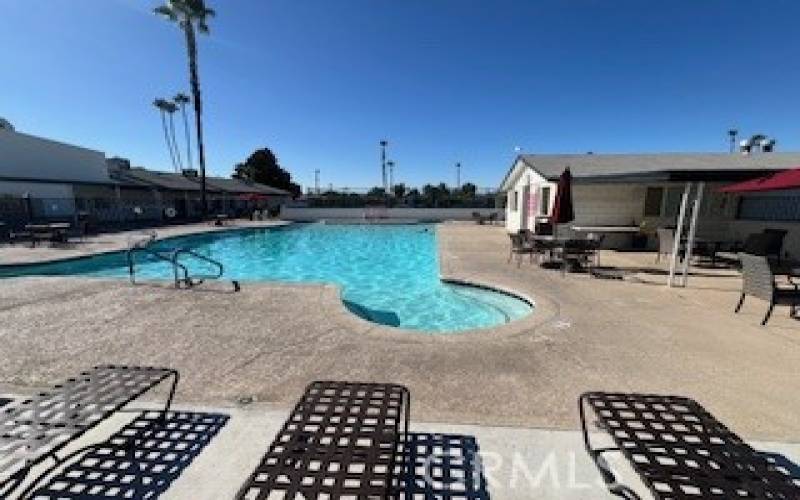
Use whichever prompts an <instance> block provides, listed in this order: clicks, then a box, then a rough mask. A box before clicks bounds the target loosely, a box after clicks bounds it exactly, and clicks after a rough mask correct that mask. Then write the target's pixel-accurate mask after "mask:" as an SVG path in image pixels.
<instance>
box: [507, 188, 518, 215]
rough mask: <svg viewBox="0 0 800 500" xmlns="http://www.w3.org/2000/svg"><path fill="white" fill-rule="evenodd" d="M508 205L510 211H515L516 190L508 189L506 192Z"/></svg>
mask: <svg viewBox="0 0 800 500" xmlns="http://www.w3.org/2000/svg"><path fill="white" fill-rule="evenodd" d="M508 198H509V200H508V206H509V207H511V211H512V212H516V211H517V201H518V200H517V192H516V191H509V192H508Z"/></svg>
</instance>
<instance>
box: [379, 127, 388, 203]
mask: <svg viewBox="0 0 800 500" xmlns="http://www.w3.org/2000/svg"><path fill="white" fill-rule="evenodd" d="M388 145H389V141H387V140H385V139H384V140H382V141H381V182H382V183H383V191H384V192H386V146H388Z"/></svg>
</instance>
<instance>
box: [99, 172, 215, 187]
mask: <svg viewBox="0 0 800 500" xmlns="http://www.w3.org/2000/svg"><path fill="white" fill-rule="evenodd" d="M109 170H110V172H111V175H112V177H114V178H116V179H121V180H133V181H136V182H139V183H144V184H148V185H150V186H155V187H158V188H161V189H167V190H171V191H200V181H199V180H195V179H192V178H189V177H186V176H185V175H182V174H175V173H171V172H157V171H155V170H146V169H144V168H141V167H131V168H111V169H109ZM207 189H208V191H218V190H217V189H213V188H210V187H209V186H207Z"/></svg>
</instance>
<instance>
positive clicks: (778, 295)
mask: <svg viewBox="0 0 800 500" xmlns="http://www.w3.org/2000/svg"><path fill="white" fill-rule="evenodd" d="M739 259H740V260H741V263H742V295H741V296H740V297H739V303H738V304H736V309H735V312H737V313H738V312H739V310H740V309H741V308H742V304H744V298H745V297H746V296H747V295H752V296H753V297H756V298H759V299H762V300H766V301H767V302H769V309H767V314H766V315H765V316H764V319H763V320H762V321H761V325H762V326H763V325H766V324H767V321H769V318H770V316H771V315H772V310H773V309H774V308H775V306H776V305H788V306H791V310H790V315H791V316H794V315H795V313H796V309H797V306H798V305H800V290H798V288H797V285H795V286H793V287H792V288H785V287H779V286H777V284H776V283H775V275H774V274H773V273H772V269H771V268H770V265H769V261H768V260H767V257H765V256H763V255H750V254H748V253H742V254H739Z"/></svg>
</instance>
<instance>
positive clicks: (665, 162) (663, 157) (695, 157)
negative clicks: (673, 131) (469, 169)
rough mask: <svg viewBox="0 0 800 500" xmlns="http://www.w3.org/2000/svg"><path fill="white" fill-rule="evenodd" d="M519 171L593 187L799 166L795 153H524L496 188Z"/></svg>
mask: <svg viewBox="0 0 800 500" xmlns="http://www.w3.org/2000/svg"><path fill="white" fill-rule="evenodd" d="M525 166H527V167H529V168H531V169H533V170H534V171H535V172H537V173H539V174H540V175H541V176H542V177H544V178H546V179H548V180H551V181H555V180H557V179H558V177H559V176H560V175H561V173H562V172H563V171H564V169H565V168H567V167H569V168H570V172H571V173H572V176H573V178H575V179H576V180H584V181H594V182H603V181H606V182H625V181H636V180H660V181H685V180H706V181H713V180H722V181H730V180H741V179H746V178H750V177H757V176H760V175H764V174H766V173H770V172H774V171H780V170H786V169H789V168H793V167H797V166H800V153H776V152H772V153H754V154H749V155H743V154H740V153H651V154H594V153H586V154H525V155H519V156H518V157H517V158H516V160H515V161H514V164H513V165H512V166H511V169H510V170H509V171H508V173H507V174H506V177H505V178H504V179H503V182H502V184H501V189H503V190H507V189H508V188H509V186H507V185H508V184H511V183H513V181H514V180H515V179H516V178H517V177H518V176H519V175H520V174H521V171H522V170H523V167H525Z"/></svg>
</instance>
